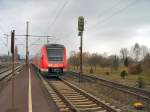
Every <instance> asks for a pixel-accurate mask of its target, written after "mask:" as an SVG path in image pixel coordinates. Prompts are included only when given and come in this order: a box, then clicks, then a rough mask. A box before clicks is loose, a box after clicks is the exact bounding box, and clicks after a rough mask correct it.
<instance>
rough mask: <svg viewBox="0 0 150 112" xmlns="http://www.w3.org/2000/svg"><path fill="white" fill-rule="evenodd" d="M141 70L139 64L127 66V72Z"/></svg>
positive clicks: (132, 72) (137, 72)
mask: <svg viewBox="0 0 150 112" xmlns="http://www.w3.org/2000/svg"><path fill="white" fill-rule="evenodd" d="M141 72H142V67H141V64H131V65H129V66H128V73H129V74H139V73H141Z"/></svg>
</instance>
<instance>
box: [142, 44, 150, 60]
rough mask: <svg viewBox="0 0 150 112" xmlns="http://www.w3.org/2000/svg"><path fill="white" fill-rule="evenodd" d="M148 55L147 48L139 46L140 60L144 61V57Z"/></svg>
mask: <svg viewBox="0 0 150 112" xmlns="http://www.w3.org/2000/svg"><path fill="white" fill-rule="evenodd" d="M148 53H149V51H148V48H147V46H145V45H142V46H141V59H144V57H145V56H146V55H147V54H148Z"/></svg>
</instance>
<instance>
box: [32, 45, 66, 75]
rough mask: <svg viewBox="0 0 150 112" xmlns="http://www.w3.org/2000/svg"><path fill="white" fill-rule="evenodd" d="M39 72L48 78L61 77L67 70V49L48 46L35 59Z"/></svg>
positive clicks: (59, 46)
mask: <svg viewBox="0 0 150 112" xmlns="http://www.w3.org/2000/svg"><path fill="white" fill-rule="evenodd" d="M32 63H33V64H34V65H35V66H36V67H37V68H38V70H39V71H40V72H41V73H42V74H43V75H47V76H59V75H61V74H63V71H64V70H66V68H67V57H66V48H65V46H64V45H60V44H46V45H44V46H43V47H42V48H41V50H40V52H38V53H37V54H36V55H35V57H34V58H33V62H32Z"/></svg>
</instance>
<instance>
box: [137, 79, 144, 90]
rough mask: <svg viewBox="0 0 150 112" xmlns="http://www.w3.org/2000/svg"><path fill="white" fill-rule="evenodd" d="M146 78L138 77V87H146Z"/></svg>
mask: <svg viewBox="0 0 150 112" xmlns="http://www.w3.org/2000/svg"><path fill="white" fill-rule="evenodd" d="M144 83H145V82H144V80H143V78H142V77H138V79H137V86H138V88H144Z"/></svg>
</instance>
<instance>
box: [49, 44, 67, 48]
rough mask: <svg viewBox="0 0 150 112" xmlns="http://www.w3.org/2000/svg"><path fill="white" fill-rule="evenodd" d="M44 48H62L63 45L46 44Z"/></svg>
mask: <svg viewBox="0 0 150 112" xmlns="http://www.w3.org/2000/svg"><path fill="white" fill-rule="evenodd" d="M46 47H48V48H64V47H65V46H64V45H61V44H46Z"/></svg>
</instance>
